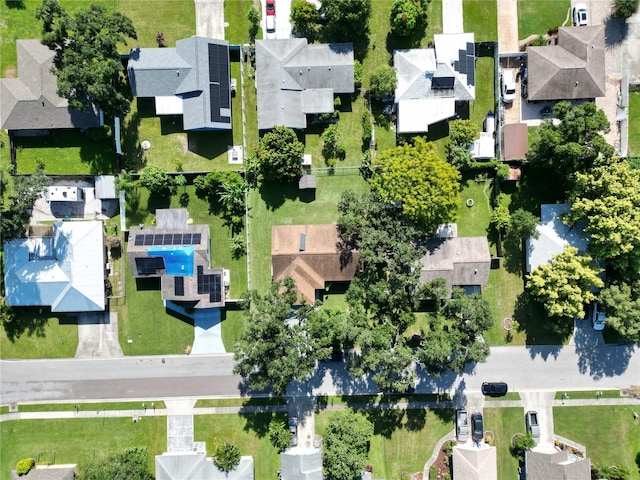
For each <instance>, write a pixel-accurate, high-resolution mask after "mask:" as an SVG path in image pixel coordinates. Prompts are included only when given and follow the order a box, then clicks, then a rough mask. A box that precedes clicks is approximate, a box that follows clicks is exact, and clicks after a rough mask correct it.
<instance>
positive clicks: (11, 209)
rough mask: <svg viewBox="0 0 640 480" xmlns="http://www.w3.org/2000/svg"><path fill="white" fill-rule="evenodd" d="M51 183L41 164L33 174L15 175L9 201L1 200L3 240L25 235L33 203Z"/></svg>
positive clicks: (0, 213) (0, 224)
mask: <svg viewBox="0 0 640 480" xmlns="http://www.w3.org/2000/svg"><path fill="white" fill-rule="evenodd" d="M50 183H51V181H50V180H49V178H48V177H47V176H46V175H45V174H44V170H43V168H42V167H41V166H38V168H37V169H36V171H35V172H34V173H33V174H32V175H21V176H16V177H13V190H12V192H11V196H10V197H9V201H8V202H0V218H1V219H2V221H1V222H0V238H1V239H2V241H3V242H8V241H10V240H14V239H16V238H21V237H23V236H25V234H26V232H27V228H28V227H29V220H30V219H31V211H32V209H33V204H34V203H35V202H36V200H37V199H38V196H39V195H40V194H41V193H42V192H43V191H44V189H45V188H46V187H47V186H48V185H49V184H50Z"/></svg>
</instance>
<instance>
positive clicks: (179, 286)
mask: <svg viewBox="0 0 640 480" xmlns="http://www.w3.org/2000/svg"><path fill="white" fill-rule="evenodd" d="M209 239H210V235H209V226H208V225H189V224H188V221H187V210H186V209H183V208H178V209H159V210H156V225H155V226H146V225H140V226H137V227H132V228H131V229H130V231H129V244H128V247H127V256H128V258H129V266H130V268H131V275H132V276H133V277H134V278H160V281H161V288H162V298H163V300H169V301H171V302H174V303H177V304H178V305H181V306H182V307H184V308H196V309H198V308H210V307H223V306H224V305H225V298H226V295H227V291H228V281H227V278H228V276H227V273H226V272H225V271H224V270H223V269H222V268H211V266H210V248H209Z"/></svg>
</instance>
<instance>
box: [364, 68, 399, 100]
mask: <svg viewBox="0 0 640 480" xmlns="http://www.w3.org/2000/svg"><path fill="white" fill-rule="evenodd" d="M397 84H398V80H397V78H396V69H395V68H394V67H392V66H390V65H379V66H378V67H376V69H375V70H374V71H373V72H371V75H370V77H369V94H370V95H371V96H372V97H374V98H383V97H389V96H391V95H393V94H394V92H395V90H396V85H397Z"/></svg>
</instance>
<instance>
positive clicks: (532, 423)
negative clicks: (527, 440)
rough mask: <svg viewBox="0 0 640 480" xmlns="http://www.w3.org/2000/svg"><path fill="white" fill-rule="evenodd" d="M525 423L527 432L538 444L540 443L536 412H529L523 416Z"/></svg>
mask: <svg viewBox="0 0 640 480" xmlns="http://www.w3.org/2000/svg"><path fill="white" fill-rule="evenodd" d="M525 423H526V424H527V431H528V432H531V436H532V437H533V439H534V440H535V441H536V443H538V442H539V441H540V424H539V423H538V412H534V411H533V410H529V411H528V412H527V413H526V415H525Z"/></svg>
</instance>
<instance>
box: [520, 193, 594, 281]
mask: <svg viewBox="0 0 640 480" xmlns="http://www.w3.org/2000/svg"><path fill="white" fill-rule="evenodd" d="M570 210H571V205H569V204H568V203H562V204H547V205H541V206H540V216H541V220H540V223H539V224H538V226H537V227H536V230H537V231H538V233H539V236H538V238H528V239H527V273H529V272H532V271H533V270H535V268H536V267H537V266H538V265H542V264H545V263H549V262H550V261H551V259H552V258H553V256H554V255H557V254H559V253H562V251H563V250H564V249H565V247H566V246H567V245H571V246H572V247H575V248H577V249H578V252H579V253H584V252H586V251H587V244H588V243H589V237H588V235H586V234H585V233H584V231H583V229H584V226H583V225H580V224H577V225H575V226H574V227H571V226H569V225H567V224H566V223H564V222H563V221H562V220H561V218H560V217H561V215H563V214H565V213H569V211H570Z"/></svg>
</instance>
